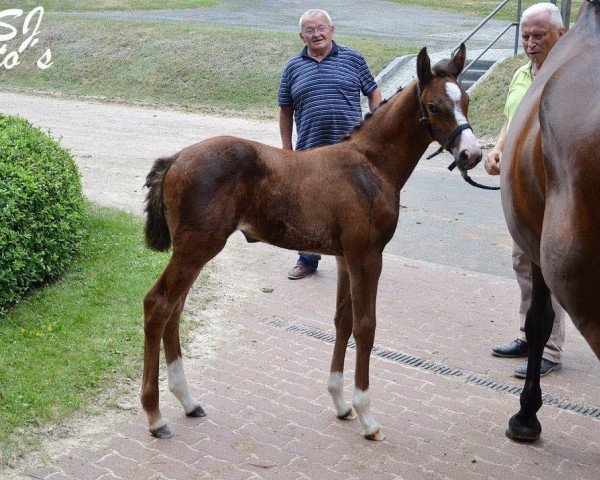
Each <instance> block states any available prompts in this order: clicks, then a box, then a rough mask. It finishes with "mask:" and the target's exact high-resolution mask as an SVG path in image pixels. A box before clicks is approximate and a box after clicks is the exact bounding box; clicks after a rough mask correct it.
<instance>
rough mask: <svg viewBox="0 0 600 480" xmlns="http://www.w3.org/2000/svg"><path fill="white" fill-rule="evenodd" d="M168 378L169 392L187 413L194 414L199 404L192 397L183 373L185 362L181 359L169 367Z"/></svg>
mask: <svg viewBox="0 0 600 480" xmlns="http://www.w3.org/2000/svg"><path fill="white" fill-rule="evenodd" d="M167 377H168V379H169V390H171V392H173V394H174V395H175V396H176V397H177V399H178V400H179V402H180V403H181V405H183V409H184V410H185V413H190V412H192V411H193V410H194V409H195V408H196V407H197V406H198V405H199V403H198V402H197V401H196V399H195V398H194V397H192V396H191V395H190V392H189V390H188V385H187V381H186V379H185V373H184V371H183V362H182V360H181V357H178V358H177V360H175V361H173V362H171V363H170V364H169V365H167Z"/></svg>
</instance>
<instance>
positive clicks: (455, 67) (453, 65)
mask: <svg viewBox="0 0 600 480" xmlns="http://www.w3.org/2000/svg"><path fill="white" fill-rule="evenodd" d="M466 58H467V47H465V44H464V43H461V44H460V47H458V50H457V51H456V53H455V54H454V56H453V57H452V58H451V59H450V61H449V62H448V66H447V70H448V73H449V74H450V75H452V76H453V77H455V78H456V77H458V76H459V75H460V73H461V72H462V71H463V68H464V67H465V59H466Z"/></svg>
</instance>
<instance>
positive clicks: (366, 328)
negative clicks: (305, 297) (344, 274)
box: [348, 252, 385, 440]
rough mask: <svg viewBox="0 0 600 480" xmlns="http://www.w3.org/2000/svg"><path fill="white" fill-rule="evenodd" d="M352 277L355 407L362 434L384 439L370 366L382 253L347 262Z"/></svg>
mask: <svg viewBox="0 0 600 480" xmlns="http://www.w3.org/2000/svg"><path fill="white" fill-rule="evenodd" d="M348 267H349V270H350V276H351V282H350V283H351V292H352V312H353V333H354V339H355V341H356V373H355V387H354V397H353V398H352V405H353V406H354V409H355V410H356V414H357V415H358V419H359V420H360V423H361V425H362V428H363V433H364V436H365V437H366V438H368V439H369V440H383V439H384V438H385V435H384V434H383V432H382V431H381V428H380V427H379V424H378V423H377V422H376V421H375V419H374V418H373V416H372V415H371V401H370V398H369V363H370V360H371V350H372V349H373V342H374V340H375V324H376V319H375V311H376V307H375V304H376V299H377V284H378V282H379V275H380V274H381V252H371V253H370V254H367V255H363V256H361V257H360V258H358V259H357V260H356V261H355V262H351V261H348Z"/></svg>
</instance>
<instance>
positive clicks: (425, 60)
mask: <svg viewBox="0 0 600 480" xmlns="http://www.w3.org/2000/svg"><path fill="white" fill-rule="evenodd" d="M432 77H433V73H431V61H430V60H429V55H427V47H423V48H422V49H421V51H420V52H419V54H418V55H417V78H418V79H419V84H420V85H421V87H424V86H425V85H427V84H428V83H429V81H430V80H431V79H432Z"/></svg>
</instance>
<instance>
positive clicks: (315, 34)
mask: <svg viewBox="0 0 600 480" xmlns="http://www.w3.org/2000/svg"><path fill="white" fill-rule="evenodd" d="M334 31H335V27H334V26H333V25H332V24H331V17H330V16H329V14H328V13H327V12H326V11H324V10H317V9H313V10H308V11H306V12H305V13H304V14H303V15H302V16H301V17H300V38H301V39H302V41H303V42H304V43H305V44H306V46H305V47H304V49H303V50H302V51H301V52H300V53H299V54H298V55H296V56H294V57H293V58H292V59H291V60H290V61H289V62H288V63H287V65H286V66H285V67H284V69H283V73H282V75H281V83H280V85H279V95H278V101H279V106H280V114H279V130H280V132H281V142H282V145H283V148H287V149H290V150H292V149H293V147H292V131H293V125H294V121H295V122H296V133H297V139H296V150H308V149H309V148H315V147H320V146H323V145H332V144H334V143H337V142H338V141H340V140H341V138H342V137H343V136H344V135H345V134H346V133H348V131H350V129H352V127H354V126H355V125H356V124H357V123H358V122H360V121H361V120H362V110H361V106H360V94H361V92H362V93H363V95H365V96H366V97H367V98H368V99H369V108H370V109H371V111H372V110H374V109H375V108H376V107H377V106H378V105H379V103H380V102H381V92H380V90H379V87H378V86H377V83H375V80H374V79H373V75H372V74H371V71H370V70H369V67H368V66H367V63H366V62H365V59H364V58H363V56H362V55H361V54H360V53H358V52H357V51H355V50H352V49H351V48H347V47H343V46H341V45H338V44H337V43H335V42H334V41H333V34H334ZM298 254H299V258H298V262H297V264H296V266H295V267H294V268H292V269H291V270H290V271H289V273H288V278H289V279H291V280H298V279H300V278H304V277H306V276H307V275H309V274H311V273H314V272H315V271H316V270H317V266H318V264H319V260H320V259H321V257H320V256H319V255H314V254H311V253H306V252H298Z"/></svg>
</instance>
